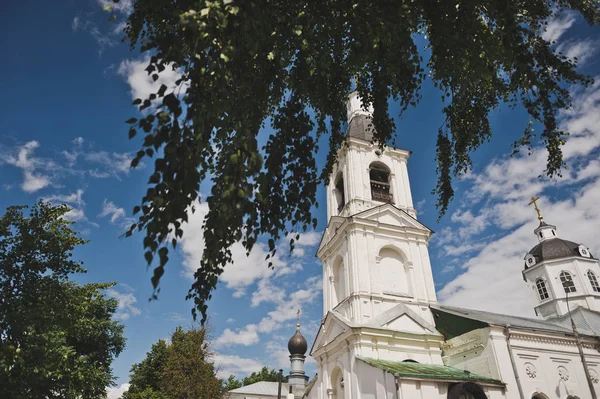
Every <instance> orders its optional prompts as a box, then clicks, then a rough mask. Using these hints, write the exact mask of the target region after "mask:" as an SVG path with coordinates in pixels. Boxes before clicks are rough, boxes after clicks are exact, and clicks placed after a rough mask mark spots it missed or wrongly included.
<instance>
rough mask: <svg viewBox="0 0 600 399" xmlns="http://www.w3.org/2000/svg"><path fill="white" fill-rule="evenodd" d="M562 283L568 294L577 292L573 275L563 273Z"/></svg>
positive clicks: (561, 275) (561, 276)
mask: <svg viewBox="0 0 600 399" xmlns="http://www.w3.org/2000/svg"><path fill="white" fill-rule="evenodd" d="M560 282H561V283H562V286H563V288H564V289H565V293H566V294H568V293H571V292H576V291H577V289H575V283H574V282H573V276H571V273H568V272H561V273H560Z"/></svg>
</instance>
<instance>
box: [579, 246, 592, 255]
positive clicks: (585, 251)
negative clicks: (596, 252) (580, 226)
mask: <svg viewBox="0 0 600 399" xmlns="http://www.w3.org/2000/svg"><path fill="white" fill-rule="evenodd" d="M578 250H579V254H580V255H581V256H583V257H585V258H591V256H592V255H590V251H588V249H587V247H586V246H585V245H580V246H579V248H578Z"/></svg>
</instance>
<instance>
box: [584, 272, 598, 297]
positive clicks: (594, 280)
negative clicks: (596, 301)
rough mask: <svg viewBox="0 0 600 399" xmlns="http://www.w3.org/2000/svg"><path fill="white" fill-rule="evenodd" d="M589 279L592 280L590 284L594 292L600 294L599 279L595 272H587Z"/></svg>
mask: <svg viewBox="0 0 600 399" xmlns="http://www.w3.org/2000/svg"><path fill="white" fill-rule="evenodd" d="M587 276H588V279H589V280H590V284H591V286H592V289H593V290H594V292H600V285H598V278H597V277H596V275H595V274H594V272H593V271H591V270H588V272H587Z"/></svg>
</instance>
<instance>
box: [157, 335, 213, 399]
mask: <svg viewBox="0 0 600 399" xmlns="http://www.w3.org/2000/svg"><path fill="white" fill-rule="evenodd" d="M212 355H213V354H212V352H211V351H210V349H209V345H208V342H207V339H206V329H204V328H192V329H189V330H187V331H183V329H182V328H181V327H177V329H176V330H175V332H174V333H173V335H172V336H171V345H170V346H169V351H168V355H167V361H166V364H165V369H164V371H163V374H162V378H161V382H160V386H161V391H162V392H164V394H165V396H166V397H167V398H173V399H175V398H177V399H179V398H185V399H213V398H218V397H220V396H221V394H222V391H221V380H219V379H218V378H217V375H216V370H215V367H214V364H213V363H212V362H211V361H210V359H211V357H212Z"/></svg>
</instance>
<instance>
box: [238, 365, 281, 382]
mask: <svg viewBox="0 0 600 399" xmlns="http://www.w3.org/2000/svg"><path fill="white" fill-rule="evenodd" d="M260 381H270V382H279V371H277V370H275V369H270V370H269V369H268V368H267V367H263V368H262V369H261V370H260V371H258V372H256V371H255V372H253V373H252V374H250V375H249V376H247V377H245V378H244V379H243V380H242V385H243V386H246V385H250V384H254V383H255V382H260ZM283 382H285V381H283Z"/></svg>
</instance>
